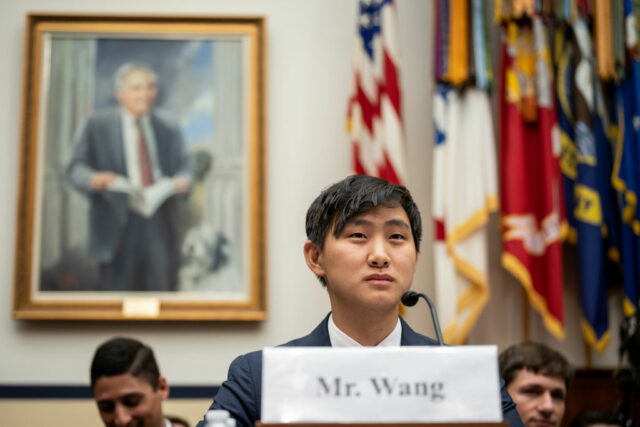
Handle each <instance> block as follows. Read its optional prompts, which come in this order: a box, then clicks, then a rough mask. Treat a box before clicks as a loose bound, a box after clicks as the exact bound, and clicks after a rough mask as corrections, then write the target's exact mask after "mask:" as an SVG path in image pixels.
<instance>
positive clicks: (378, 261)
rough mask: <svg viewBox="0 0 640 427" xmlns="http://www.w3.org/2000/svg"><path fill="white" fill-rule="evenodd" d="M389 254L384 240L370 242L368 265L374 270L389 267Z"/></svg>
mask: <svg viewBox="0 0 640 427" xmlns="http://www.w3.org/2000/svg"><path fill="white" fill-rule="evenodd" d="M389 261H390V260H389V254H388V253H387V247H386V244H385V241H384V239H382V238H376V239H372V240H371V251H370V252H369V259H368V262H369V265H370V266H372V267H376V268H381V267H386V266H388V265H389Z"/></svg>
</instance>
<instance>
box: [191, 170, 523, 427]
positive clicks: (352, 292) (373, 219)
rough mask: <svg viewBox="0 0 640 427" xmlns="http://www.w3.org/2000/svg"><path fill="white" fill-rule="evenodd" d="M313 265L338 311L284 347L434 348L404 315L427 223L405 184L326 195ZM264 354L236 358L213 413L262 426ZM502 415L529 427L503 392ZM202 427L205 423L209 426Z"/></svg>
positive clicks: (314, 219)
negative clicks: (217, 411)
mask: <svg viewBox="0 0 640 427" xmlns="http://www.w3.org/2000/svg"><path fill="white" fill-rule="evenodd" d="M306 230H307V237H308V240H307V241H306V243H305V244H304V257H305V260H306V263H307V266H308V267H309V268H310V269H311V271H312V272H313V273H314V274H315V275H316V276H317V277H318V278H319V280H320V282H321V283H322V284H323V286H325V287H326V289H327V293H328V294H329V300H330V303H331V313H330V314H329V315H327V316H326V317H325V319H324V320H323V321H322V322H321V323H320V325H318V327H316V329H315V330H313V331H312V332H311V333H310V334H309V335H307V336H305V337H303V338H299V339H297V340H294V341H291V342H289V343H287V344H284V345H285V346H331V347H358V346H400V345H402V346H412V345H434V344H436V342H435V341H434V340H432V339H431V338H428V337H425V336H423V335H420V334H418V333H417V332H414V331H413V330H412V329H411V328H410V327H409V325H408V324H407V323H406V322H405V321H404V320H402V319H401V318H400V317H399V316H398V304H399V302H400V298H401V297H402V294H403V293H404V292H406V291H407V290H409V288H410V287H411V282H412V281H413V275H414V273H415V271H416V265H417V261H418V251H419V247H420V238H421V235H422V225H421V219H420V213H419V212H418V208H417V206H416V204H415V203H414V201H413V199H412V198H411V194H410V193H409V191H408V190H407V189H406V188H405V187H402V186H398V185H393V184H390V183H388V182H387V181H385V180H383V179H380V178H375V177H370V176H364V175H354V176H350V177H347V178H346V179H344V180H342V181H340V182H338V183H336V184H334V185H332V186H331V187H329V188H327V189H326V190H324V191H323V192H322V193H321V194H320V196H318V197H317V198H316V199H315V201H314V202H313V203H312V204H311V206H310V207H309V210H308V211H307V220H306ZM261 399H262V352H261V351H257V352H253V353H249V354H246V355H243V356H240V357H238V358H236V359H235V360H234V361H233V362H232V364H231V366H230V367H229V375H228V378H227V380H226V381H225V382H224V383H223V384H222V386H221V387H220V390H219V391H218V393H217V394H216V396H215V397H214V401H213V405H212V406H211V409H226V410H228V411H229V412H230V413H231V415H232V416H233V417H234V418H235V419H236V420H237V422H238V424H240V425H242V426H246V427H249V426H253V423H254V422H255V421H256V420H260V414H261V412H260V411H261ZM502 410H503V414H504V416H505V419H506V420H507V421H509V422H510V423H511V424H512V425H522V423H521V422H520V419H519V418H518V414H517V412H516V409H515V404H514V403H513V401H512V400H511V398H510V397H509V395H508V394H507V393H506V391H505V389H504V387H502ZM199 425H203V424H202V423H201V424H199Z"/></svg>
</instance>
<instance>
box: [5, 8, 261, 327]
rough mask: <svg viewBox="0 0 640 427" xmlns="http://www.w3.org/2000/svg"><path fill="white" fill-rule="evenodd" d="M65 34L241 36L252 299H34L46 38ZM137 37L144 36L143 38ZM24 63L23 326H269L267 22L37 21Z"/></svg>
mask: <svg viewBox="0 0 640 427" xmlns="http://www.w3.org/2000/svg"><path fill="white" fill-rule="evenodd" d="M56 32H63V33H65V34H68V35H70V36H71V37H75V36H77V37H92V35H93V37H97V36H95V35H96V34H136V35H141V36H144V35H146V34H155V35H157V34H162V35H165V36H167V37H172V36H176V37H179V38H183V39H184V38H186V39H188V38H189V37H190V35H199V36H201V35H203V34H205V35H211V36H212V37H217V36H218V35H220V36H222V37H225V36H227V37H228V36H229V35H242V36H243V37H245V39H246V40H248V45H247V46H248V48H247V55H246V59H247V60H246V63H247V65H248V66H247V67H246V69H245V70H244V71H245V72H246V77H245V78H246V79H247V80H246V81H247V82H248V83H247V87H248V92H249V93H248V94H247V95H246V100H247V102H246V107H247V108H248V112H247V113H246V114H247V117H248V119H247V120H246V122H247V129H246V135H247V137H246V138H245V139H246V141H247V143H246V145H245V150H246V152H245V154H244V156H245V157H244V158H245V159H247V167H246V170H247V174H246V175H245V176H246V180H245V181H246V183H247V184H246V187H243V188H244V191H246V192H247V193H246V195H245V200H246V201H247V203H246V204H245V209H247V210H248V218H249V219H248V225H247V227H248V229H249V230H247V231H246V233H245V234H246V235H247V236H249V237H248V238H247V239H246V241H247V242H248V244H247V245H248V246H247V249H246V250H245V251H246V259H247V260H248V261H247V262H246V263H245V264H244V265H245V271H244V277H245V281H246V282H247V283H246V284H245V286H246V290H247V292H246V294H247V295H248V297H247V298H245V299H241V300H237V299H233V300H222V299H219V300H216V299H207V298H206V297H202V298H200V297H199V296H196V297H194V298H193V299H191V300H187V299H184V298H180V299H178V298H173V297H171V296H170V295H168V296H160V297H156V296H153V297H147V296H141V295H140V292H138V293H135V292H130V294H131V295H124V296H123V297H122V298H115V299H113V298H111V299H108V300H102V299H100V298H89V297H88V298H84V297H82V295H80V297H79V298H77V297H76V298H66V296H65V294H64V292H59V293H61V294H62V295H60V298H56V299H55V300H46V301H40V300H38V299H37V298H36V297H35V295H34V287H33V283H34V280H35V279H34V274H38V267H39V266H37V265H36V266H34V263H37V260H38V256H34V254H36V251H38V250H39V248H38V247H34V246H35V245H34V237H35V236H36V234H37V233H38V230H39V227H37V226H36V225H37V224H36V223H35V222H36V221H35V219H36V217H37V215H36V212H35V209H37V206H41V204H40V203H37V200H36V197H38V196H37V194H38V191H37V186H38V185H40V184H39V183H38V182H37V181H38V176H39V174H38V170H37V169H38V156H39V155H40V150H43V149H44V147H42V146H39V144H40V145H42V144H41V143H39V141H40V140H41V138H40V137H39V135H38V133H39V132H40V131H41V130H40V126H41V123H40V121H41V119H42V117H43V115H44V114H46V111H40V110H42V108H41V107H40V102H39V100H40V97H41V96H43V94H42V81H43V63H44V62H45V61H46V58H43V36H44V35H45V34H48V33H56ZM136 37H137V36H136ZM24 51H25V60H24V65H23V90H22V91H23V93H22V99H23V101H22V122H21V142H20V144H21V149H20V168H19V170H20V176H19V193H18V194H19V197H18V215H17V227H16V245H15V248H16V251H15V276H14V299H13V316H14V317H15V318H17V319H37V320H49V319H64V320H161V321H165V320H181V321H195V320H199V321H201V320H246V321H255V320H263V319H265V318H266V314H267V312H266V259H265V238H266V236H265V235H266V231H265V224H266V218H265V217H266V215H265V213H266V211H265V184H264V183H265V167H266V165H265V159H266V149H265V70H266V67H265V51H266V43H265V19H264V18H263V17H207V16H184V17H169V16H125V15H123V16H117V15H68V14H65V15H52V14H30V15H28V16H27V19H26V40H25V46H24Z"/></svg>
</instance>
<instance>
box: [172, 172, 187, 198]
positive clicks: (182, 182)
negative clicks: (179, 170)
mask: <svg viewBox="0 0 640 427" xmlns="http://www.w3.org/2000/svg"><path fill="white" fill-rule="evenodd" d="M171 181H172V182H173V185H174V187H175V188H176V193H178V194H183V193H186V192H187V191H189V180H188V179H187V178H185V177H184V176H174V177H173V178H171Z"/></svg>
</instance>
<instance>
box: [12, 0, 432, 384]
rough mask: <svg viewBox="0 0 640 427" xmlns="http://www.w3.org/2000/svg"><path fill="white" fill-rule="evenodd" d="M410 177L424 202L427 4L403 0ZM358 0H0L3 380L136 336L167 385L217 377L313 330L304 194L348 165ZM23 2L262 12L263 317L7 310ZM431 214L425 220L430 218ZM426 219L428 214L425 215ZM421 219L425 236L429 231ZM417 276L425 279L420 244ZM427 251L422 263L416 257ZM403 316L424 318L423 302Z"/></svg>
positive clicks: (317, 313)
mask: <svg viewBox="0 0 640 427" xmlns="http://www.w3.org/2000/svg"><path fill="white" fill-rule="evenodd" d="M398 3H399V4H398V10H399V24H400V42H401V51H402V53H403V64H402V76H401V77H402V84H403V89H404V94H405V98H404V100H403V108H404V112H405V118H406V120H405V121H406V131H407V138H408V140H409V141H410V143H409V156H408V157H409V159H411V160H410V161H411V164H410V177H409V178H410V183H411V188H412V189H413V191H414V192H415V195H416V198H417V201H418V204H419V205H420V207H421V209H422V211H423V212H425V213H426V212H428V209H427V201H428V199H429V192H428V191H427V190H426V189H427V188H428V183H429V175H430V174H429V168H428V165H429V164H430V159H429V157H428V156H429V152H430V149H429V148H430V147H429V145H430V144H431V123H430V122H431V121H430V116H431V113H430V108H431V107H430V100H429V94H430V86H431V83H430V80H431V79H430V65H429V64H430V54H429V51H430V46H431V41H430V37H431V35H430V31H429V28H430V25H429V23H430V9H431V8H430V3H429V2H425V1H422V0H400V1H399V2H398ZM356 4H357V2H356V1H355V0H245V1H237V0H225V1H222V0H221V1H211V0H206V1H205V0H203V1H199V0H181V1H179V2H176V1H174V0H138V1H135V2H132V1H128V0H112V1H110V2H98V1H87V2H80V3H78V2H76V1H73V0H22V1H19V2H18V1H15V2H14V1H7V0H1V1H0V52H2V55H3V60H2V62H1V63H0V93H1V94H2V97H0V141H1V143H0V206H1V207H2V208H1V209H2V210H1V211H0V212H2V214H1V215H0V283H2V285H3V286H2V287H1V288H0V343H1V344H0V384H17V383H19V384H85V383H87V381H88V367H89V361H90V359H91V356H92V354H93V350H94V349H95V347H96V346H97V345H98V344H99V343H100V342H101V341H103V340H105V339H107V338H109V337H111V336H113V335H115V334H128V335H133V336H136V337H138V338H140V339H142V340H143V341H145V342H147V343H148V344H150V345H151V346H152V347H153V348H154V349H155V350H156V353H157V356H158V358H159V363H160V367H161V369H162V370H163V371H164V373H165V374H166V375H167V376H168V378H169V380H170V382H171V383H173V384H212V383H213V384H219V383H220V382H221V381H222V380H223V379H224V378H225V377H226V369H227V367H228V365H229V362H230V361H231V360H232V358H233V357H234V356H236V355H238V354H240V353H242V352H247V351H251V350H254V349H258V348H260V347H263V346H266V345H275V344H279V343H282V342H284V341H287V340H289V339H292V338H295V337H298V336H301V335H303V334H306V333H307V332H308V331H310V330H311V329H312V328H313V327H314V326H315V325H316V324H317V323H318V322H319V321H320V319H321V318H322V317H323V316H324V314H325V313H326V312H327V311H328V309H329V305H328V299H327V297H326V295H325V291H324V290H323V289H322V288H321V286H320V284H319V283H318V282H317V281H316V279H315V277H314V276H313V275H312V274H311V273H310V272H309V271H308V270H307V268H306V266H305V264H304V261H303V257H302V244H303V243H304V240H305V233H304V216H305V212H306V208H307V207H308V205H309V203H310V202H311V201H312V200H313V198H314V197H315V196H316V195H317V194H318V193H319V192H320V191H321V189H322V188H324V187H325V186H327V185H328V184H330V183H332V182H334V181H336V180H339V179H340V178H342V177H343V176H345V175H346V174H348V173H349V168H350V160H349V154H350V146H349V141H348V139H347V136H346V134H345V131H344V123H345V112H346V102H347V96H348V92H349V89H350V88H351V78H352V74H351V52H352V46H353V40H354V34H355V24H356V19H355V18H356ZM27 12H58V13H67V12H75V13H127V14H128V13H131V14H169V15H178V14H184V15H225V14H226V15H242V14H248V15H264V16H265V17H266V18H267V46H268V49H267V52H268V66H267V90H268V94H267V144H268V149H267V157H268V158H267V170H268V172H267V185H266V187H267V192H268V197H267V200H268V203H267V205H268V206H267V212H268V216H267V230H268V244H267V253H268V286H269V288H268V310H269V316H268V319H267V320H266V321H264V322H261V323H240V322H236V323H225V322H219V323H204V322H202V323H162V324H158V323H133V322H131V323H106V322H24V321H16V320H14V319H13V318H12V317H11V301H12V292H13V258H14V247H13V245H14V239H15V236H14V232H15V224H16V200H17V190H18V178H19V170H20V166H19V164H18V157H19V156H18V154H19V150H20V141H19V139H20V129H19V127H20V105H21V84H22V79H23V76H22V62H23V42H24V37H23V34H24V19H25V15H26V13H27ZM425 220H426V218H425ZM427 224H428V223H427ZM430 240H431V235H430V231H429V230H427V231H426V235H425V241H427V242H428V241H430ZM424 248H425V249H424V251H423V252H424V253H423V258H424V259H423V260H422V263H421V265H420V269H419V272H418V275H417V277H416V284H417V287H418V288H422V289H423V290H427V289H426V288H425V287H424V285H423V286H419V285H418V284H425V283H427V282H429V281H430V280H431V279H430V275H429V274H428V272H429V268H428V266H429V264H430V258H431V255H430V252H429V251H428V250H427V249H428V245H424ZM425 261H426V262H425ZM412 316H413V317H415V318H416V321H413V322H412V323H413V324H414V325H416V326H418V329H420V328H426V327H427V326H426V325H427V321H426V319H425V311H424V310H419V309H415V311H412V312H411V313H409V317H410V319H409V320H411V317H412Z"/></svg>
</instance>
